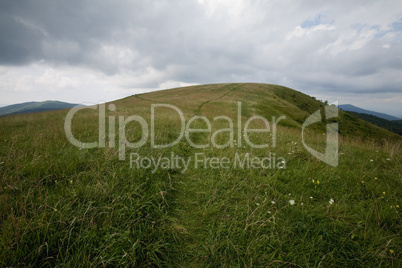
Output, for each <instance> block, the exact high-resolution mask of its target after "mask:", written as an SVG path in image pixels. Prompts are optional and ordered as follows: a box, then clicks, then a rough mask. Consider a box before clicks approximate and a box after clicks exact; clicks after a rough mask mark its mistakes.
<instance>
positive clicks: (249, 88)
mask: <svg viewBox="0 0 402 268" xmlns="http://www.w3.org/2000/svg"><path fill="white" fill-rule="evenodd" d="M239 102H241V105H242V112H241V116H240V118H241V120H242V122H243V125H242V129H243V127H244V124H245V122H246V121H247V119H248V118H250V117H252V116H254V115H259V116H262V117H264V118H267V119H268V120H271V118H272V117H275V118H279V117H280V116H286V119H284V120H281V121H280V122H278V125H277V127H276V133H274V132H273V125H270V132H268V133H259V132H255V133H254V132H250V133H248V134H247V135H248V138H249V141H250V142H252V143H253V144H265V143H266V144H268V147H267V148H255V146H254V147H253V146H250V143H247V141H246V140H245V136H244V133H243V132H236V131H237V130H238V129H237V121H238V118H239V117H238V103H239ZM112 103H113V104H114V105H115V109H108V107H110V106H108V105H109V104H111V103H108V104H106V119H105V120H106V129H105V132H104V133H105V137H102V138H105V146H104V147H96V148H84V146H83V147H82V148H80V147H77V146H74V145H72V144H71V143H70V142H69V140H68V138H67V137H66V133H65V125H64V124H65V118H66V115H67V113H68V110H62V111H53V112H43V113H35V114H24V115H14V116H5V117H0V208H1V210H0V266H1V267H155V266H156V267H233V266H240V267H267V266H272V267H399V266H400V265H401V249H402V238H401V234H400V230H401V216H400V213H401V209H400V205H402V204H401V190H400V189H401V182H402V148H401V144H402V138H401V136H399V135H396V134H393V133H390V132H388V131H387V130H384V129H381V128H378V127H376V126H374V125H371V124H369V123H367V122H365V121H363V120H361V119H359V118H357V117H355V116H353V115H351V114H348V113H345V112H341V111H340V113H339V117H338V118H337V120H336V121H337V122H338V123H339V151H338V155H339V164H338V165H337V166H336V167H333V166H330V165H327V164H326V163H324V162H321V161H320V160H318V159H316V158H315V157H314V156H312V155H311V154H310V153H309V152H308V151H307V150H306V149H305V147H304V146H303V140H302V136H301V126H302V124H303V122H304V120H305V119H306V118H307V117H308V116H309V115H310V114H312V113H314V112H315V111H317V110H320V109H323V108H324V106H325V104H324V102H322V101H318V100H316V99H314V98H312V97H310V96H307V95H305V94H302V93H300V92H298V91H295V90H292V89H288V88H284V87H280V86H275V85H265V84H219V85H205V86H194V87H188V88H179V89H172V90H165V91H158V92H152V93H147V94H141V95H134V96H130V97H127V98H125V99H121V100H117V101H114V102H112ZM152 104H170V105H174V106H175V107H178V108H179V109H180V110H181V111H182V112H183V115H184V119H185V120H186V122H188V121H189V120H191V118H194V117H195V119H194V120H193V121H192V123H191V126H192V127H193V128H194V129H197V128H198V129H207V128H208V124H207V123H206V121H205V120H204V121H203V120H201V119H199V117H197V116H201V115H202V116H205V118H207V119H208V120H209V121H210V122H211V131H209V132H208V131H206V132H191V133H186V134H185V135H188V136H183V138H182V139H180V140H179V141H178V142H177V143H175V144H174V145H173V146H170V147H167V148H153V146H152V144H151V136H148V137H145V136H144V132H143V129H142V128H141V125H140V124H139V122H138V121H131V122H128V121H127V122H126V124H125V130H124V138H122V136H121V132H120V131H122V130H121V126H122V122H123V121H119V120H120V118H121V119H122V120H125V119H127V118H128V117H129V116H132V115H137V116H140V117H142V118H144V120H145V121H146V122H150V121H151V105H152ZM94 108H96V107H94ZM216 116H224V117H225V118H226V119H223V118H221V119H219V120H214V117H216ZM227 119H231V120H233V122H234V126H233V128H234V129H235V130H236V131H235V133H234V135H233V136H231V134H230V131H221V132H218V133H217V134H216V135H215V136H213V133H216V132H214V131H217V130H218V131H219V130H220V129H228V128H230V127H231V126H230V123H228V122H229V120H227ZM270 123H273V122H272V121H270ZM326 123H328V122H327V121H326V120H323V121H322V122H320V123H317V124H315V125H312V126H311V127H310V128H309V129H308V132H306V136H305V139H306V143H308V145H309V146H311V147H312V148H314V149H316V150H319V151H323V150H325V142H326V137H325V126H326ZM71 126H72V129H71V130H72V133H73V134H74V137H75V138H76V139H77V140H79V141H81V142H83V143H89V142H94V141H98V139H99V109H98V108H97V109H83V110H81V111H79V112H77V113H76V115H75V116H74V118H73V120H72V124H71ZM148 126H149V128H150V124H149V125H148ZM154 126H155V129H154V134H155V135H154V142H155V143H156V144H168V143H171V142H173V141H175V140H176V139H177V137H178V134H177V133H179V132H180V130H181V121H180V118H179V117H178V116H177V112H176V111H173V110H172V109H168V108H166V107H160V108H159V110H158V114H157V117H156V121H155V124H154ZM263 126H264V125H263V124H262V122H260V121H258V120H256V121H254V122H253V123H251V124H250V126H249V127H250V129H251V128H261V127H263ZM112 130H113V131H112ZM111 133H114V134H115V135H114V136H113V135H110V134H111ZM239 133H240V135H239ZM242 135H243V136H242ZM212 136H213V137H212ZM186 137H188V138H186ZM189 139H190V140H191V141H192V142H193V143H194V144H197V145H208V146H200V148H195V147H194V146H191V145H190V144H189ZM141 141H144V142H143V145H142V146H140V147H139V148H130V146H129V144H134V143H136V142H141ZM212 141H214V142H216V143H217V144H218V145H222V146H212ZM226 143H228V144H229V145H228V146H223V145H224V144H226ZM273 143H275V146H274V145H273ZM122 146H124V148H125V151H124V154H123V156H124V159H123V160H122V159H121V157H120V156H121V153H122V151H120V149H121V148H122ZM133 156H134V157H137V156H138V159H137V158H135V159H137V160H138V161H140V162H137V164H138V165H140V166H136V163H135V161H133V158H132V157H133ZM140 156H141V157H143V158H144V159H145V158H148V159H151V158H152V159H156V160H157V159H162V158H163V159H165V161H166V165H165V166H158V168H153V167H154V166H153V165H152V163H151V162H150V161H148V160H144V161H143V162H142V164H141V160H140V159H139V157H140ZM197 156H198V157H199V160H200V161H199V162H194V159H195V158H196V157H197ZM247 156H248V157H249V159H253V158H255V159H257V160H256V161H258V159H260V160H261V159H265V160H264V161H266V162H264V163H263V164H262V165H261V163H259V164H258V163H257V164H255V165H253V164H251V163H250V164H249V165H248V166H247V165H246V164H245V165H243V166H241V165H237V166H235V165H233V163H235V162H236V161H237V160H236V157H237V159H240V161H243V160H244V159H245V158H247ZM172 157H177V159H184V160H185V159H187V160H188V159H190V160H189V161H190V164H189V165H188V167H187V168H186V169H185V170H184V169H183V166H178V165H170V166H169V165H168V163H171V162H168V160H169V159H172ZM135 159H134V160H135ZM204 159H207V160H205V161H204ZM216 159H217V160H216ZM223 159H225V160H223ZM226 159H227V160H226ZM161 161H162V160H161ZM219 161H224V162H225V163H223V164H222V163H221V162H219ZM250 161H251V160H250ZM269 161H271V162H269ZM274 162H275V163H274ZM196 163H197V165H196ZM268 164H270V165H268ZM144 165H145V166H144ZM148 166H149V167H148Z"/></svg>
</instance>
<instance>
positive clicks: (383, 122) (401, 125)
mask: <svg viewBox="0 0 402 268" xmlns="http://www.w3.org/2000/svg"><path fill="white" fill-rule="evenodd" d="M349 113H352V114H354V115H356V116H357V117H360V118H361V119H363V120H366V121H367V122H370V123H372V124H374V125H377V126H379V127H382V128H385V129H388V130H389V131H392V132H394V133H396V134H399V135H402V120H393V121H390V120H387V119H384V118H380V117H377V116H375V115H371V114H363V113H356V112H350V111H349Z"/></svg>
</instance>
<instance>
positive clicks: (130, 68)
mask: <svg viewBox="0 0 402 268" xmlns="http://www.w3.org/2000/svg"><path fill="white" fill-rule="evenodd" d="M0 34H1V38H0V97H1V99H0V104H12V103H19V102H25V101H32V100H36V101H42V100H48V99H51V100H60V101H66V102H74V103H88V102H89V103H98V102H99V101H110V100H114V99H119V98H122V97H126V96H128V95H133V94H136V93H140V92H146V91H151V90H156V89H166V88H173V87H179V86H186V85H192V84H209V83H222V82H261V83H273V84H279V85H284V86H288V87H291V88H294V89H297V90H300V91H302V92H304V93H306V94H309V95H313V96H316V97H317V98H319V99H322V100H329V101H333V100H339V102H340V104H345V103H352V104H354V105H357V106H360V107H362V108H366V109H371V110H377V111H380V112H386V113H389V114H392V115H396V116H399V117H402V1H400V0H395V1H378V0H372V1H370V0H363V1H352V0H350V1H279V0H278V1H251V0H250V1H241V0H220V1H219V0H181V1H179V0H177V1H176V0H171V1H167V0H166V1H162V0H160V1H152V0H146V1H145V0H144V1H140V0H133V1H128V0H121V1H120V0H103V1H89V0H88V1H85V0H79V1H78V0H74V1H72V0H69V1H55V0H35V1H28V0H26V1H24V0H1V1H0Z"/></svg>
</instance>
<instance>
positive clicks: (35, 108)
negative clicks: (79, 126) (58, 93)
mask: <svg viewBox="0 0 402 268" xmlns="http://www.w3.org/2000/svg"><path fill="white" fill-rule="evenodd" d="M76 105H77V104H73V103H66V102H61V101H42V102H35V101H31V102H24V103H19V104H13V105H9V106H5V107H1V108H0V116H2V115H9V114H24V113H37V112H45V111H54V110H61V109H71V108H73V107H74V106H76Z"/></svg>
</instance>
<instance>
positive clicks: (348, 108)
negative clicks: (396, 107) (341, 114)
mask: <svg viewBox="0 0 402 268" xmlns="http://www.w3.org/2000/svg"><path fill="white" fill-rule="evenodd" d="M338 107H339V108H340V109H342V110H344V111H349V112H355V113H360V114H370V115H374V116H376V117H379V118H383V119H387V120H390V121H394V120H401V118H398V117H395V116H392V115H389V114H384V113H379V112H374V111H370V110H365V109H362V108H359V107H356V106H353V105H351V104H343V105H339V106H338Z"/></svg>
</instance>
